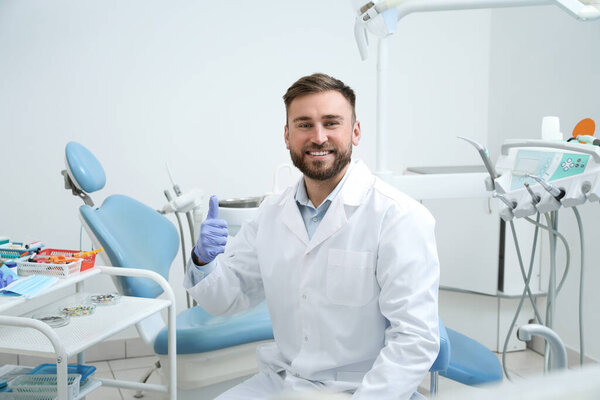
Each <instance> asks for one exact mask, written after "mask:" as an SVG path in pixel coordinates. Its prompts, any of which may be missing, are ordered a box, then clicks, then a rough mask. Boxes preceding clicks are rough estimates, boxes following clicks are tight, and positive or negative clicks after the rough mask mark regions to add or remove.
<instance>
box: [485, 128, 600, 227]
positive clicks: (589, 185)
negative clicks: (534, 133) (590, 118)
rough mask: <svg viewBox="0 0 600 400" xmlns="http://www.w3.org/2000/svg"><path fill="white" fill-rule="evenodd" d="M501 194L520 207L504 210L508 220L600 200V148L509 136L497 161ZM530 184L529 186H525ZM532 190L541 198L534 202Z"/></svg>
mask: <svg viewBox="0 0 600 400" xmlns="http://www.w3.org/2000/svg"><path fill="white" fill-rule="evenodd" d="M495 169H496V171H498V173H499V174H500V176H499V177H498V178H496V179H495V180H494V186H495V190H496V192H497V193H498V194H501V195H504V196H506V198H507V199H508V200H509V202H510V203H516V207H514V208H513V209H510V211H511V212H510V213H507V212H502V211H503V209H508V208H509V207H508V205H506V204H503V205H501V210H500V214H501V216H502V218H503V219H504V220H505V221H508V220H510V219H512V218H514V217H516V218H521V217H525V216H529V215H533V214H535V213H536V212H540V213H547V212H551V211H557V210H558V209H560V208H561V207H573V206H577V205H580V204H583V203H585V202H586V201H598V200H600V148H599V147H598V146H592V145H589V144H581V143H572V142H569V143H567V142H555V141H544V140H532V139H529V140H508V141H506V142H505V143H504V144H503V145H502V150H501V155H500V157H499V158H498V161H497V163H496V168H495ZM525 184H527V185H529V190H528V189H527V188H526V187H525ZM532 193H533V195H535V196H538V197H539V202H537V203H536V204H533V203H532Z"/></svg>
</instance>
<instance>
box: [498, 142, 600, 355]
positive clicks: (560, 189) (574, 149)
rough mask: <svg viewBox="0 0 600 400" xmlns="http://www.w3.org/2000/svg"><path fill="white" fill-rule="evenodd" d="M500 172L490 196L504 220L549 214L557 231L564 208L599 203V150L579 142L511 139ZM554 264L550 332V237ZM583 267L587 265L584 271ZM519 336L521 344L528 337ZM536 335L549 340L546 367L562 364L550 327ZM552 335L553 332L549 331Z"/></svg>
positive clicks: (503, 151)
mask: <svg viewBox="0 0 600 400" xmlns="http://www.w3.org/2000/svg"><path fill="white" fill-rule="evenodd" d="M495 170H496V171H497V172H498V173H499V174H500V176H499V177H498V178H496V179H495V181H494V184H495V185H494V186H495V190H494V191H493V192H492V196H493V197H496V198H498V199H500V200H501V201H502V203H501V204H500V212H499V213H500V217H501V218H502V219H503V220H505V221H511V220H512V219H513V218H521V217H526V216H529V215H533V214H535V213H536V212H539V213H541V214H547V213H550V215H551V216H550V217H549V218H548V225H549V228H550V229H551V230H556V229H557V225H556V224H557V213H558V210H559V209H560V208H562V207H574V206H577V205H580V204H583V203H585V202H586V201H598V200H599V199H600V147H598V146H595V145H592V144H581V143H576V142H560V141H546V140H508V141H506V142H505V143H504V144H503V145H502V148H501V154H500V157H499V158H498V161H497V162H496V165H495ZM550 236H551V244H550V247H551V249H550V253H551V260H550V261H551V263H550V275H549V278H550V281H549V288H548V293H547V296H548V300H547V304H548V310H547V316H546V318H547V319H546V322H545V323H546V325H547V328H550V329H551V328H552V325H553V320H554V310H555V308H556V304H555V303H556V294H557V292H556V289H557V288H556V235H555V234H552V233H551V234H550ZM582 268H583V267H582ZM524 332H525V331H523V332H520V333H519V338H520V339H521V340H528V339H526V337H527V336H526V334H525V333H524ZM540 332H541V331H540V330H539V329H536V330H535V332H534V333H535V334H540V335H542V336H544V337H545V338H546V339H547V340H548V341H547V345H546V346H547V348H548V346H549V351H547V352H546V357H545V358H546V363H547V365H548V364H552V365H553V366H554V367H557V366H559V365H560V364H561V363H562V353H561V352H560V349H558V347H557V346H555V345H554V344H553V343H552V342H551V340H549V336H548V335H547V334H546V332H547V331H546V329H544V330H543V332H542V333H544V334H542V333H540ZM550 332H551V331H550Z"/></svg>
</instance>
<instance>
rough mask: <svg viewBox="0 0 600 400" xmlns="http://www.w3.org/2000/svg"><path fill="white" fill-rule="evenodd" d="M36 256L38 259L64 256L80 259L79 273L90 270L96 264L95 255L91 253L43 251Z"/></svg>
mask: <svg viewBox="0 0 600 400" xmlns="http://www.w3.org/2000/svg"><path fill="white" fill-rule="evenodd" d="M90 253H91V254H90ZM38 256H40V257H50V256H65V257H77V258H81V259H82V260H83V261H82V262H81V268H80V270H81V271H85V270H86V269H90V268H92V267H93V266H94V264H95V262H96V253H93V252H91V251H78V250H61V249H44V250H41V251H40V252H39V253H38Z"/></svg>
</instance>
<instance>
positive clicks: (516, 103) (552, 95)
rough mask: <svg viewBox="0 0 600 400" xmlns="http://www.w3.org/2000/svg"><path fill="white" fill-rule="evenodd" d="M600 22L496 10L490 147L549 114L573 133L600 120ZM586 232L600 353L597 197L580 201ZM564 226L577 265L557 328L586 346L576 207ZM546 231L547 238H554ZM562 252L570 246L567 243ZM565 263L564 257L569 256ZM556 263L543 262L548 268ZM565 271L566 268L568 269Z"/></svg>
mask: <svg viewBox="0 0 600 400" xmlns="http://www.w3.org/2000/svg"><path fill="white" fill-rule="evenodd" d="M599 40H600V23H598V21H595V22H585V23H583V22H579V21H577V20H575V19H573V18H571V17H570V16H569V15H567V14H565V13H564V12H562V11H561V10H560V9H558V8H557V7H552V6H550V7H536V8H529V9H522V10H496V11H493V12H492V18H491V45H490V49H491V62H490V89H489V94H490V100H489V121H488V131H489V143H490V146H489V149H490V151H491V153H492V154H493V155H495V156H497V155H498V153H499V149H500V144H501V143H502V142H503V141H504V140H505V139H508V138H540V127H541V120H542V117H543V116H545V115H556V116H558V117H560V119H561V127H562V129H561V130H562V132H563V133H564V134H565V138H566V137H568V136H570V135H571V133H572V130H573V127H574V126H575V124H576V123H577V122H578V121H579V120H581V119H583V118H588V117H589V118H592V119H594V120H595V121H596V123H597V124H598V123H600V69H599V68H598V66H599V65H600V47H599V46H598V43H599ZM580 211H581V214H582V217H583V221H584V228H585V235H586V242H585V243H586V247H587V252H586V257H587V262H586V264H587V270H586V278H585V284H584V288H585V292H584V293H585V296H584V300H585V306H584V315H585V330H584V332H585V336H586V338H587V342H586V354H588V355H589V356H591V357H594V358H596V359H600V344H599V343H598V342H597V341H596V340H595V338H596V336H597V332H598V330H599V329H600V318H598V316H597V314H596V313H595V312H594V310H595V307H596V305H597V304H598V303H599V302H600V293H599V292H598V290H596V289H595V288H596V286H597V284H598V283H599V282H600V273H599V272H598V268H597V266H598V262H599V261H600V252H599V251H598V246H597V245H596V243H595V242H596V238H597V237H598V236H599V235H600V230H599V229H598V227H597V224H596V221H598V217H599V216H600V207H599V205H598V204H597V203H593V204H585V205H583V206H582V207H580ZM559 230H560V231H561V232H562V233H563V234H565V236H566V237H567V238H568V239H569V242H570V246H571V255H572V260H571V262H572V264H571V272H570V273H569V274H570V275H569V276H568V279H567V280H566V282H565V286H564V289H563V291H562V292H561V293H560V295H559V297H558V301H557V307H558V310H557V313H556V316H555V329H556V331H557V332H558V333H559V335H560V336H561V337H562V339H563V340H564V341H565V343H566V344H567V345H568V346H569V347H572V348H574V349H577V350H578V349H579V333H578V320H577V317H578V311H577V310H578V305H577V301H578V294H579V273H580V269H579V254H580V252H579V238H578V233H577V227H576V222H575V220H574V217H573V213H572V212H571V211H570V210H564V211H562V212H561V214H560V222H559ZM546 237H547V236H546V235H544V244H547V238H546ZM546 248H547V246H546ZM559 254H563V251H562V248H561V245H559ZM561 257H562V258H560V259H559V263H558V265H559V267H562V265H564V262H563V261H564V257H563V256H561ZM547 267H548V265H544V266H543V271H547ZM559 271H562V269H560V270H559Z"/></svg>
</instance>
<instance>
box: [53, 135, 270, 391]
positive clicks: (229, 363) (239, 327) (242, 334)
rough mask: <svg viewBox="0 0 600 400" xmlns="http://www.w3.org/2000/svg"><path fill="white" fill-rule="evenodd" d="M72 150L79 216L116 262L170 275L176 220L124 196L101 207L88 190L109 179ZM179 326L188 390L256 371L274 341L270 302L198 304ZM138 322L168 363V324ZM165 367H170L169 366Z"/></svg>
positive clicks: (133, 281) (148, 288)
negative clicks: (210, 309)
mask: <svg viewBox="0 0 600 400" xmlns="http://www.w3.org/2000/svg"><path fill="white" fill-rule="evenodd" d="M65 156H66V157H65V160H66V165H67V170H66V171H63V175H64V176H65V187H66V188H68V189H71V190H72V191H73V194H75V195H77V196H78V197H81V198H82V199H83V200H84V203H85V204H84V205H82V206H81V207H80V208H79V215H80V219H81V221H82V223H83V226H84V227H85V228H86V230H87V232H88V233H89V234H90V237H91V239H92V241H93V242H94V244H95V245H96V246H98V247H100V246H102V247H104V250H105V252H106V256H107V258H108V260H107V261H108V262H109V263H110V265H112V266H115V267H127V268H144V269H150V270H153V271H155V272H157V273H159V274H161V275H162V276H163V277H164V278H165V279H168V275H169V270H170V268H171V264H172V262H173V259H174V258H175V256H176V254H177V251H178V249H179V235H178V233H177V230H176V229H175V227H174V226H173V224H172V223H171V222H170V221H169V220H168V219H167V218H165V217H164V216H163V215H161V214H159V213H158V212H157V211H156V210H153V209H152V208H150V207H148V206H146V205H144V204H142V203H140V202H139V201H137V200H134V199H132V198H130V197H127V196H123V195H111V196H109V197H107V198H106V199H105V200H104V202H103V203H102V205H101V206H96V205H94V203H93V201H92V200H91V198H90V197H89V195H88V194H89V193H93V192H95V191H98V190H100V189H102V188H103V187H104V184H105V182H106V177H105V174H104V169H103V168H102V166H101V164H100V162H99V161H98V160H97V159H96V157H95V156H94V155H93V154H92V153H91V152H90V151H89V150H88V149H86V148H85V147H83V146H82V145H80V144H78V143H75V142H70V143H68V144H67V146H66V154H65ZM114 283H115V286H116V287H117V289H118V290H119V292H120V293H122V294H123V295H126V296H137V297H157V296H159V295H160V294H161V293H162V289H161V288H160V287H159V286H158V285H157V284H155V283H154V282H152V281H149V280H147V279H145V278H132V277H117V278H115V281H114ZM176 324H177V335H176V337H177V363H178V368H177V369H178V374H177V375H178V387H179V388H181V389H192V388H196V387H205V386H211V385H217V384H222V383H223V382H224V381H230V380H232V379H233V380H235V379H238V378H241V377H244V376H247V375H250V374H252V373H253V372H254V370H255V369H256V363H255V360H254V358H255V348H256V346H257V345H258V343H260V342H262V341H266V340H272V339H273V330H272V326H271V320H270V318H269V314H268V311H267V307H266V305H265V304H264V303H262V304H260V305H259V306H257V307H256V308H254V309H252V310H249V311H245V312H242V313H239V314H237V315H234V316H228V317H222V316H219V317H215V316H212V315H210V314H208V313H207V312H206V311H204V310H203V309H202V308H201V307H193V308H189V309H186V310H185V311H183V312H181V313H180V314H179V315H178V316H177V320H176ZM136 327H137V330H138V333H139V334H140V336H141V338H142V339H143V341H144V342H145V343H146V344H147V345H149V346H151V347H152V349H153V350H154V352H155V353H156V354H157V355H158V356H159V360H160V361H159V364H162V365H165V364H166V363H167V362H168V359H167V357H166V354H167V327H166V324H165V322H164V321H163V320H162V318H161V316H160V315H155V316H153V317H150V318H148V319H146V320H144V321H142V322H140V323H139V324H137V326H136ZM163 356H164V357H163ZM209 360H210V363H209ZM163 370H164V371H165V372H168V368H163ZM165 378H166V379H168V377H165Z"/></svg>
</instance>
